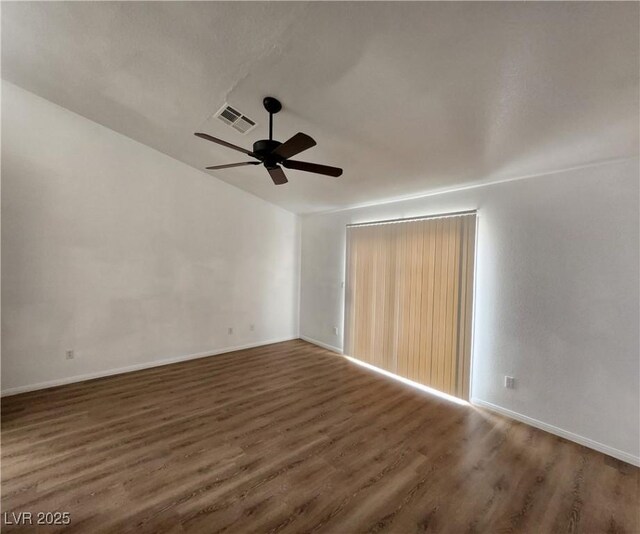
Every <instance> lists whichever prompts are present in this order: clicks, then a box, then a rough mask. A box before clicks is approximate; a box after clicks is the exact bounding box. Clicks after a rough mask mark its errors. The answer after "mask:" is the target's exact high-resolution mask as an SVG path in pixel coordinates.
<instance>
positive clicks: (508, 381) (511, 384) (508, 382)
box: [504, 376, 516, 389]
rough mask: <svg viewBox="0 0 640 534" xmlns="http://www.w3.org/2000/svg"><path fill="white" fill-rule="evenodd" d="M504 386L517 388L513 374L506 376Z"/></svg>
mask: <svg viewBox="0 0 640 534" xmlns="http://www.w3.org/2000/svg"><path fill="white" fill-rule="evenodd" d="M504 387H506V388H507V389H516V379H515V378H514V377H512V376H505V377H504Z"/></svg>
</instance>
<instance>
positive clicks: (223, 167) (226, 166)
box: [205, 161, 260, 170]
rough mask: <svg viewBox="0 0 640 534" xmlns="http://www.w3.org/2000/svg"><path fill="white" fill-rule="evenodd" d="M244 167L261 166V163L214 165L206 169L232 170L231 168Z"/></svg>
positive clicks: (244, 162)
mask: <svg viewBox="0 0 640 534" xmlns="http://www.w3.org/2000/svg"><path fill="white" fill-rule="evenodd" d="M244 165H260V162H259V161H243V162H242V163H228V164H227V165H213V166H211V167H205V168H206V169H211V170H214V169H230V168H231V167H243V166H244Z"/></svg>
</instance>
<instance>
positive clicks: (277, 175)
mask: <svg viewBox="0 0 640 534" xmlns="http://www.w3.org/2000/svg"><path fill="white" fill-rule="evenodd" d="M267 170H268V171H269V174H270V175H271V179H272V180H273V183H274V184H276V185H282V184H286V183H287V182H288V181H289V180H287V177H286V176H285V175H284V171H283V170H282V169H281V168H280V167H271V168H269V167H267Z"/></svg>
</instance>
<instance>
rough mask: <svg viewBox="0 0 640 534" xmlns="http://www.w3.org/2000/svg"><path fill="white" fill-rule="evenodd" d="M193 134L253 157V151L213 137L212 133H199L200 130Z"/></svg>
mask: <svg viewBox="0 0 640 534" xmlns="http://www.w3.org/2000/svg"><path fill="white" fill-rule="evenodd" d="M194 135H196V136H198V137H200V138H201V139H206V140H207V141H211V142H212V143H218V144H219V145H222V146H226V147H227V148H233V150H237V151H238V152H242V153H243V154H247V155H248V156H252V157H255V156H254V154H253V152H249V151H248V150H245V149H244V148H242V147H241V146H236V145H232V144H231V143H227V142H226V141H223V140H222V139H218V138H217V137H213V136H212V135H209V134H206V133H200V132H198V133H195V134H194Z"/></svg>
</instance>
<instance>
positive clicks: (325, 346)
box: [300, 335, 342, 354]
mask: <svg viewBox="0 0 640 534" xmlns="http://www.w3.org/2000/svg"><path fill="white" fill-rule="evenodd" d="M300 339H302V340H304V341H308V342H309V343H312V344H313V345H318V347H322V348H323V349H327V350H330V351H333V352H337V353H338V354H342V349H339V348H338V347H334V346H333V345H329V344H328V343H323V342H322V341H318V340H317V339H313V338H312V337H307V336H303V335H300Z"/></svg>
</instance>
